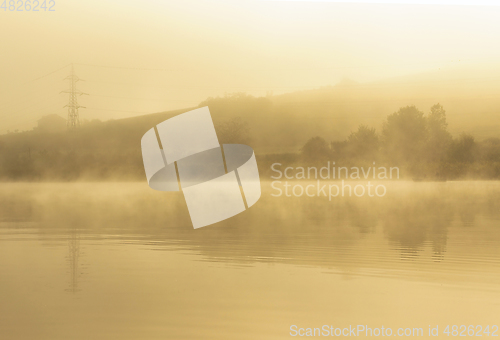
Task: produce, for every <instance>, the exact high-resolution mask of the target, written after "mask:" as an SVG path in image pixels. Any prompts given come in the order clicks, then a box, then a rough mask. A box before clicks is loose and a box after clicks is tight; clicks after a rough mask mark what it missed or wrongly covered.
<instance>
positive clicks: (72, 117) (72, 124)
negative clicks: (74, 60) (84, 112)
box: [61, 64, 88, 129]
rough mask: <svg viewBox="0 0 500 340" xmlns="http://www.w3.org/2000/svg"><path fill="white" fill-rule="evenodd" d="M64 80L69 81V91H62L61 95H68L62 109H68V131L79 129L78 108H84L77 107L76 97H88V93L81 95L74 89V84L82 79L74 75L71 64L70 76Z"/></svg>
mask: <svg viewBox="0 0 500 340" xmlns="http://www.w3.org/2000/svg"><path fill="white" fill-rule="evenodd" d="M64 80H69V90H67V91H62V92H61V93H69V103H68V105H65V106H64V107H67V108H68V120H67V122H66V124H67V126H68V128H69V129H73V128H78V127H80V116H79V114H78V109H79V108H83V109H84V108H85V106H80V105H78V100H77V96H81V95H84V94H86V95H88V93H83V92H81V91H78V90H77V89H76V82H77V81H80V80H82V79H80V78H78V77H77V76H76V75H75V68H74V66H73V64H71V75H69V76H67V77H66V78H64Z"/></svg>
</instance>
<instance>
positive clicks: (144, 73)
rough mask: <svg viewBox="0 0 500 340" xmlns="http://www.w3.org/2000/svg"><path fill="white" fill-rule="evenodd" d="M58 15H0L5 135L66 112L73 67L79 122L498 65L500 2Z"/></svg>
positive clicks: (96, 9) (102, 9)
mask: <svg viewBox="0 0 500 340" xmlns="http://www.w3.org/2000/svg"><path fill="white" fill-rule="evenodd" d="M54 9H55V11H54V12H48V11H43V10H42V11H39V12H33V11H29V12H26V11H24V12H17V11H9V10H7V11H4V10H3V9H0V44H1V45H0V46H1V53H0V79H2V81H1V83H0V133H3V132H5V131H6V130H15V129H20V130H22V129H28V128H31V127H32V126H33V125H34V124H35V123H36V120H37V119H39V118H40V117H41V116H43V115H46V114H50V113H57V114H60V115H61V116H63V117H66V109H64V108H63V107H62V106H64V105H65V104H66V102H67V95H66V94H60V93H59V92H60V91H62V90H65V89H66V88H67V86H68V85H67V82H65V81H63V78H65V77H66V76H67V75H68V74H69V72H70V67H69V66H66V65H68V64H70V63H75V69H76V73H77V75H78V76H80V78H82V79H85V80H86V81H85V82H81V83H79V87H80V88H81V89H82V90H83V91H85V92H88V93H89V94H90V96H83V97H81V98H80V103H81V104H82V105H84V106H86V107H87V109H81V110H80V116H81V118H82V119H94V118H99V119H102V120H106V119H110V118H121V117H127V116H134V115H139V114H145V113H150V112H158V111H165V110H170V109H175V108H183V107H190V106H194V105H197V104H198V103H199V102H200V101H202V100H204V99H205V98H207V97H208V96H218V95H224V93H231V92H240V91H244V92H248V93H251V94H254V95H265V94H266V93H268V92H270V91H272V92H273V93H274V94H279V93H283V92H291V91H295V90H300V89H309V88H316V87H320V86H326V85H334V84H335V83H337V82H338V81H339V80H340V79H342V78H344V77H347V78H351V79H354V80H356V81H359V82H369V81H375V80H379V79H383V78H387V77H395V76H400V75H407V74H414V73H419V72H423V71H433V70H438V69H446V68H456V67H473V68H474V67H477V68H483V69H484V68H496V69H499V67H498V65H499V63H498V62H497V60H499V58H500V44H498V41H499V38H500V25H499V24H498V22H500V7H480V6H430V5H380V4H378V5H377V4H339V3H328V2H311V1H307V2H298V1H293V2H283V1H234V0H233V1H190V0H187V1H186V0H182V1H153V0H146V1H144V0H142V1H129V0H125V1H123V0H120V1H103V0H99V1H96V0H87V1H78V2H77V1H62V0H56V1H55V6H54ZM92 65H94V66H92ZM65 66H66V67H65ZM102 66H112V67H115V68H109V67H102ZM55 70H58V71H56V72H54V73H52V74H49V73H50V72H52V71H55ZM47 74H48V75H47ZM45 75H47V76H45ZM42 76H44V77H42ZM39 77H42V78H41V79H37V78H39ZM34 79H37V80H34Z"/></svg>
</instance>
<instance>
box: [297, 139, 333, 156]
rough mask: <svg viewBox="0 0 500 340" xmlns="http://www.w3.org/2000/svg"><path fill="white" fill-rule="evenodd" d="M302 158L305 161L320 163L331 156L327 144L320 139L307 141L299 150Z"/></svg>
mask: <svg viewBox="0 0 500 340" xmlns="http://www.w3.org/2000/svg"><path fill="white" fill-rule="evenodd" d="M301 153H302V158H303V159H304V160H305V161H311V162H316V161H322V160H326V159H328V157H330V156H331V150H330V148H329V147H328V143H327V142H326V141H325V140H324V139H323V138H321V137H313V138H311V139H309V140H308V141H307V142H306V144H305V145H304V146H303V147H302V150H301Z"/></svg>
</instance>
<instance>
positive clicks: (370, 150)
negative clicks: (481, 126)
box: [301, 104, 500, 180]
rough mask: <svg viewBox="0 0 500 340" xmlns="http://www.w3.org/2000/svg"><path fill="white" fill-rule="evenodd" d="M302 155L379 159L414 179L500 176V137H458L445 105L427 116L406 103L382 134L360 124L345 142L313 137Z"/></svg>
mask: <svg viewBox="0 0 500 340" xmlns="http://www.w3.org/2000/svg"><path fill="white" fill-rule="evenodd" d="M301 158H302V160H303V161H306V162H314V163H319V162H324V161H326V160H333V161H335V162H337V164H343V165H352V166H362V165H365V164H371V163H372V162H380V163H384V164H385V165H390V166H398V167H401V168H402V169H403V173H404V172H406V174H407V176H411V177H413V178H415V179H428V180H444V179H458V178H466V177H474V178H488V179H492V178H496V179H498V178H500V139H498V138H489V139H487V140H485V141H483V142H481V143H477V142H476V140H475V139H474V137H473V136H471V135H469V134H466V133H462V134H460V135H459V136H458V137H456V138H453V137H452V135H451V134H450V133H449V132H448V123H447V121H446V111H445V109H444V108H443V106H442V105H440V104H435V105H433V106H432V107H431V108H430V111H429V112H428V113H427V114H424V112H422V111H420V110H419V109H418V108H416V107H415V106H406V107H402V108H400V109H399V110H398V111H397V112H394V113H392V114H390V115H388V116H387V119H386V120H385V121H384V123H383V127H382V131H381V132H380V133H378V132H377V131H376V130H375V129H374V128H370V127H368V126H366V125H360V126H359V127H358V129H357V130H356V131H353V132H351V134H350V135H349V136H348V137H347V138H346V139H345V140H343V141H333V142H331V143H330V144H328V142H327V141H326V140H325V139H324V138H322V137H313V138H311V139H309V140H308V141H307V142H306V143H305V145H304V146H303V147H302V149H301Z"/></svg>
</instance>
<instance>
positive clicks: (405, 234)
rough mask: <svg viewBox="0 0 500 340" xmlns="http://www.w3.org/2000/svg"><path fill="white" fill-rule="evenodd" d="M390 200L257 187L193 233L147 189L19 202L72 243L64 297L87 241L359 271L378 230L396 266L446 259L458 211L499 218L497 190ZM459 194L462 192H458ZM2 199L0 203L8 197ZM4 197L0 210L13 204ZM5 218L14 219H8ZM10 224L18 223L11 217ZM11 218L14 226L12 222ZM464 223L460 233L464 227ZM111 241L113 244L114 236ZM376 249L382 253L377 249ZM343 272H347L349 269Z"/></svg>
mask: <svg viewBox="0 0 500 340" xmlns="http://www.w3.org/2000/svg"><path fill="white" fill-rule="evenodd" d="M413 185H414V186H412V187H411V188H402V189H401V190H399V189H398V190H393V191H390V195H389V194H388V195H387V196H386V197H384V198H367V197H361V198H360V197H351V198H349V197H344V198H336V199H332V201H331V202H330V201H328V199H326V198H325V197H319V198H318V197H306V196H303V197H298V198H297V197H271V196H270V194H269V192H266V188H268V187H269V183H263V184H262V187H263V188H264V192H263V196H262V198H261V200H260V201H259V202H258V203H257V204H256V205H255V206H254V207H252V208H251V209H249V210H248V211H245V212H244V213H242V214H239V215H237V216H235V217H233V218H230V219H228V220H226V221H222V222H220V223H218V224H217V225H213V226H209V227H206V228H201V229H198V230H193V229H192V226H191V223H190V219H189V214H188V211H187V208H186V205H185V202H184V200H183V198H182V194H181V193H162V192H157V191H153V190H150V189H149V188H148V187H147V186H146V185H143V184H120V183H116V184H111V183H107V184H69V185H60V186H59V187H57V186H54V187H53V188H52V189H51V192H50V193H48V192H46V191H44V190H47V188H45V189H43V190H42V192H35V191H32V192H31V193H28V192H25V193H24V194H23V196H19V197H17V198H16V200H17V201H16V202H17V203H16V205H17V206H18V207H23V208H22V209H20V210H19V212H22V213H23V214H24V216H23V218H28V219H32V220H37V221H38V222H39V223H37V225H40V230H39V233H40V234H41V235H42V237H47V238H50V237H57V235H68V236H69V237H68V240H69V241H68V242H69V257H68V258H69V261H70V264H71V265H70V267H71V283H70V290H74V291H76V290H77V289H78V279H79V275H78V274H79V269H78V268H79V266H81V264H80V255H81V253H80V243H79V242H80V240H82V239H85V238H88V237H93V238H95V237H99V238H103V239H106V238H109V237H113V238H120V237H122V238H124V239H125V238H126V239H128V240H130V239H133V240H136V242H141V243H144V244H148V245H153V244H154V246H155V247H162V246H164V247H169V246H175V247H180V248H182V249H189V250H191V251H195V252H196V253H199V254H201V255H203V256H205V257H206V258H207V259H208V260H210V261H228V262H229V261H230V262H238V263H253V262H256V261H262V262H272V261H280V262H285V263H293V264H310V265H321V266H326V267H336V268H342V269H346V268H347V269H349V268H356V267H357V266H361V265H363V261H367V259H370V260H373V261H376V260H377V258H376V256H377V255H376V253H374V252H373V250H374V249H365V248H364V243H361V242H362V241H363V240H365V239H367V238H368V237H371V238H373V237H374V236H370V235H375V234H377V232H379V231H382V232H383V233H382V234H381V235H383V237H384V238H385V239H387V240H388V241H389V244H390V245H391V248H395V249H398V250H399V252H400V258H404V259H414V258H416V257H417V256H418V254H419V253H420V252H421V251H422V250H423V249H425V248H426V247H430V249H431V250H432V254H433V255H432V259H434V260H435V261H439V260H441V259H443V257H444V254H445V252H446V244H447V237H448V231H449V230H450V229H451V228H456V227H457V224H454V223H453V222H454V221H461V216H462V214H464V211H466V212H467V214H468V215H470V216H473V217H476V216H478V215H485V216H487V217H492V218H499V217H500V209H499V208H500V191H498V190H491V191H490V192H480V191H471V192H470V191H468V189H467V188H462V187H460V186H459V187H457V189H456V190H455V191H453V190H450V189H446V190H445V188H447V187H446V186H445V185H443V186H441V187H438V186H436V187H430V188H431V189H432V190H420V191H419V190H416V189H415V188H422V187H424V186H425V184H413ZM454 185H458V184H454ZM4 194H5V195H4ZM7 194H8V193H6V192H5V190H2V191H1V192H0V201H6V200H7V198H6V197H9V196H6V195H7ZM9 216H11V215H9ZM11 217H14V216H13V215H12V216H11ZM9 218H10V217H9ZM461 225H462V224H460V223H459V224H458V226H461ZM111 235H112V236H111ZM371 244H372V247H379V248H381V249H375V250H376V251H377V252H378V251H383V250H384V249H382V248H383V247H384V246H385V244H384V243H383V242H380V241H377V240H375V241H374V243H371ZM347 269H346V270H347Z"/></svg>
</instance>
